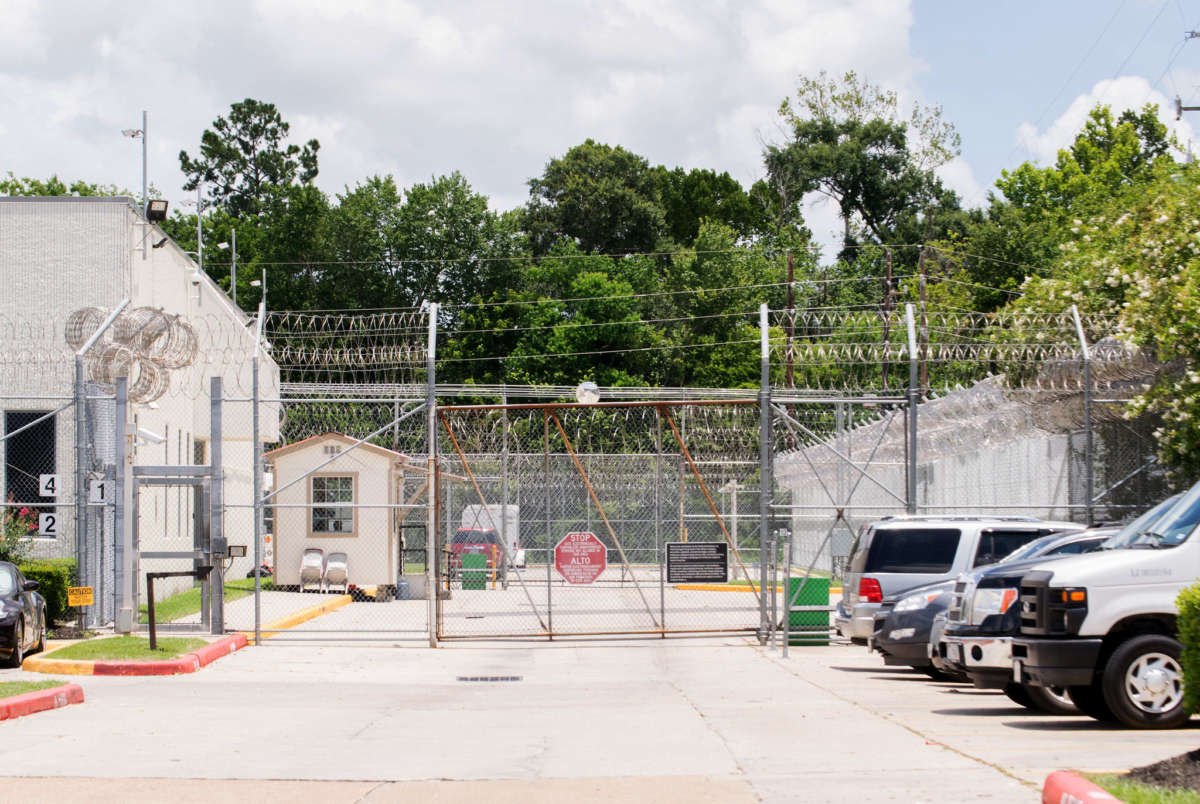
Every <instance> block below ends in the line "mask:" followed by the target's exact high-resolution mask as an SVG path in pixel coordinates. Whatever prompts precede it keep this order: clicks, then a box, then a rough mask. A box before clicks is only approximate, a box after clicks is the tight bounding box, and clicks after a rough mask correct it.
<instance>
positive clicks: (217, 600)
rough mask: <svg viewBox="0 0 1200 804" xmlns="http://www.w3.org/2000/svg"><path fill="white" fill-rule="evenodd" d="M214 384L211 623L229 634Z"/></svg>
mask: <svg viewBox="0 0 1200 804" xmlns="http://www.w3.org/2000/svg"><path fill="white" fill-rule="evenodd" d="M211 382H212V385H211V397H210V400H209V415H210V424H209V431H210V432H209V435H210V441H211V449H210V452H211V454H212V466H211V468H210V472H211V474H210V475H209V495H208V500H209V503H208V517H209V520H208V532H209V543H208V550H209V555H208V563H209V564H211V565H212V566H214V567H216V568H217V571H216V572H212V573H209V576H208V578H209V589H210V590H211V591H210V592H209V601H210V603H211V609H210V610H211V612H212V616H211V623H212V629H211V631H212V633H213V634H223V633H225V584H224V583H223V581H224V576H223V575H222V574H221V559H222V558H223V557H224V556H225V553H226V552H227V550H226V544H225V529H224V528H223V527H222V525H223V522H222V517H223V515H224V513H225V489H224V477H225V473H224V470H223V465H222V455H223V452H224V449H223V445H222V443H221V442H222V425H221V394H222V388H221V378H220V377H219V376H218V377H213V378H212V380H211Z"/></svg>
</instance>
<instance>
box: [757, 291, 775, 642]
mask: <svg viewBox="0 0 1200 804" xmlns="http://www.w3.org/2000/svg"><path fill="white" fill-rule="evenodd" d="M758 329H759V342H760V346H759V352H760V354H759V363H760V366H759V369H760V378H759V382H760V385H759V391H758V405H759V414H758V417H759V434H758V438H759V445H758V454H759V461H758V474H759V491H758V583H759V587H758V588H759V589H761V590H762V592H763V593H762V594H761V595H759V598H758V608H759V627H758V642H759V644H760V645H762V644H766V641H767V637H768V636H769V632H768V631H767V628H768V623H770V620H769V617H770V612H769V611H768V610H767V595H766V591H767V560H768V557H767V555H766V547H767V534H768V533H769V532H770V529H771V354H770V339H769V337H768V334H769V328H768V325H767V305H765V304H763V305H761V306H760V307H759V308H758ZM771 625H773V623H771Z"/></svg>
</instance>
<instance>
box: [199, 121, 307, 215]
mask: <svg viewBox="0 0 1200 804" xmlns="http://www.w3.org/2000/svg"><path fill="white" fill-rule="evenodd" d="M290 128H291V127H290V125H289V124H288V123H287V122H286V121H285V120H284V119H283V117H282V115H280V113H279V110H278V109H276V108H275V104H273V103H266V102H263V101H257V100H254V99H253V98H246V99H245V100H243V101H239V102H237V103H234V104H233V105H232V106H231V107H230V112H229V117H228V118H225V117H218V118H217V119H216V120H214V121H213V127H212V128H211V129H206V130H205V131H204V133H203V134H202V135H201V137H200V155H199V157H197V158H195V159H193V158H192V157H191V156H189V155H188V153H187V151H180V152H179V167H180V169H181V170H182V171H183V172H184V174H185V175H187V177H188V180H187V183H186V184H184V186H183V189H185V190H195V189H196V187H197V186H199V184H200V182H204V184H205V187H206V188H207V190H208V197H209V199H210V200H212V201H215V202H216V203H218V204H221V205H222V206H224V207H225V208H226V209H227V210H228V211H229V213H230V214H232V215H234V216H235V217H239V218H241V217H244V216H248V215H257V214H259V213H261V212H262V211H263V209H264V207H265V206H266V204H267V202H268V195H269V194H270V192H271V191H272V189H273V188H281V187H287V186H289V185H291V184H294V183H297V182H298V183H300V184H310V183H311V182H312V180H313V179H314V178H316V176H317V151H319V150H320V148H321V144H320V143H319V142H317V141H316V140H315V139H312V140H309V141H308V142H306V143H305V144H304V145H303V147H302V146H299V145H296V144H285V140H286V139H287V136H288V131H289V130H290Z"/></svg>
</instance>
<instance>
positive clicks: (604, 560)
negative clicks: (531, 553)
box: [554, 531, 608, 584]
mask: <svg viewBox="0 0 1200 804" xmlns="http://www.w3.org/2000/svg"><path fill="white" fill-rule="evenodd" d="M607 567H608V549H607V548H606V547H605V546H604V543H603V542H601V541H600V540H599V539H597V538H596V534H594V533H588V532H586V531H585V532H583V533H568V534H567V535H566V536H564V537H563V539H562V541H561V542H559V543H558V544H557V545H555V547H554V568H555V569H556V570H558V574H559V575H561V576H563V579H564V580H566V582H567V583H579V584H585V583H591V582H592V581H594V580H596V579H597V578H599V577H600V573H602V572H604V570H605V569H606V568H607Z"/></svg>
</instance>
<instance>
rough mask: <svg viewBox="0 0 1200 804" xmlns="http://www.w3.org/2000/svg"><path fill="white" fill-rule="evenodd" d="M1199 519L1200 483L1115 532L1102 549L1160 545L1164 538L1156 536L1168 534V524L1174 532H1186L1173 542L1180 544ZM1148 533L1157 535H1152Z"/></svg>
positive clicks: (1164, 501) (1161, 503) (1166, 500)
mask: <svg viewBox="0 0 1200 804" xmlns="http://www.w3.org/2000/svg"><path fill="white" fill-rule="evenodd" d="M1184 514H1187V516H1184ZM1198 518H1200V483H1198V484H1197V485H1195V486H1193V487H1192V488H1191V490H1189V491H1188V493H1187V494H1186V495H1183V494H1176V495H1174V496H1173V497H1168V498H1167V499H1165V500H1163V501H1162V502H1160V503H1159V504H1158V505H1156V506H1154V507H1153V508H1151V509H1150V510H1149V511H1147V512H1146V513H1144V514H1142V515H1141V516H1139V517H1138V518H1137V519H1135V520H1133V521H1132V522H1130V523H1129V524H1128V525H1126V526H1125V527H1123V528H1121V530H1120V531H1118V532H1117V533H1115V534H1113V536H1112V537H1111V538H1110V539H1109V540H1108V541H1106V542H1105V543H1104V544H1103V545H1102V546H1101V548H1100V549H1102V550H1123V549H1125V548H1128V547H1133V546H1134V545H1137V544H1143V543H1144V544H1147V545H1157V544H1159V543H1161V542H1162V540H1161V539H1159V538H1156V536H1157V534H1165V533H1166V532H1167V531H1166V530H1165V528H1168V527H1169V528H1171V531H1172V533H1176V534H1177V533H1178V532H1179V531H1180V530H1183V531H1184V532H1183V535H1182V536H1179V537H1178V540H1177V541H1175V542H1174V544H1178V543H1179V542H1181V541H1183V540H1184V539H1186V538H1187V535H1188V533H1190V532H1191V529H1192V528H1193V527H1195V525H1196V521H1197V519H1198ZM1189 522H1190V525H1189V524H1188V523H1189ZM1148 534H1155V535H1154V536H1149V535H1148ZM1172 546H1173V545H1172Z"/></svg>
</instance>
